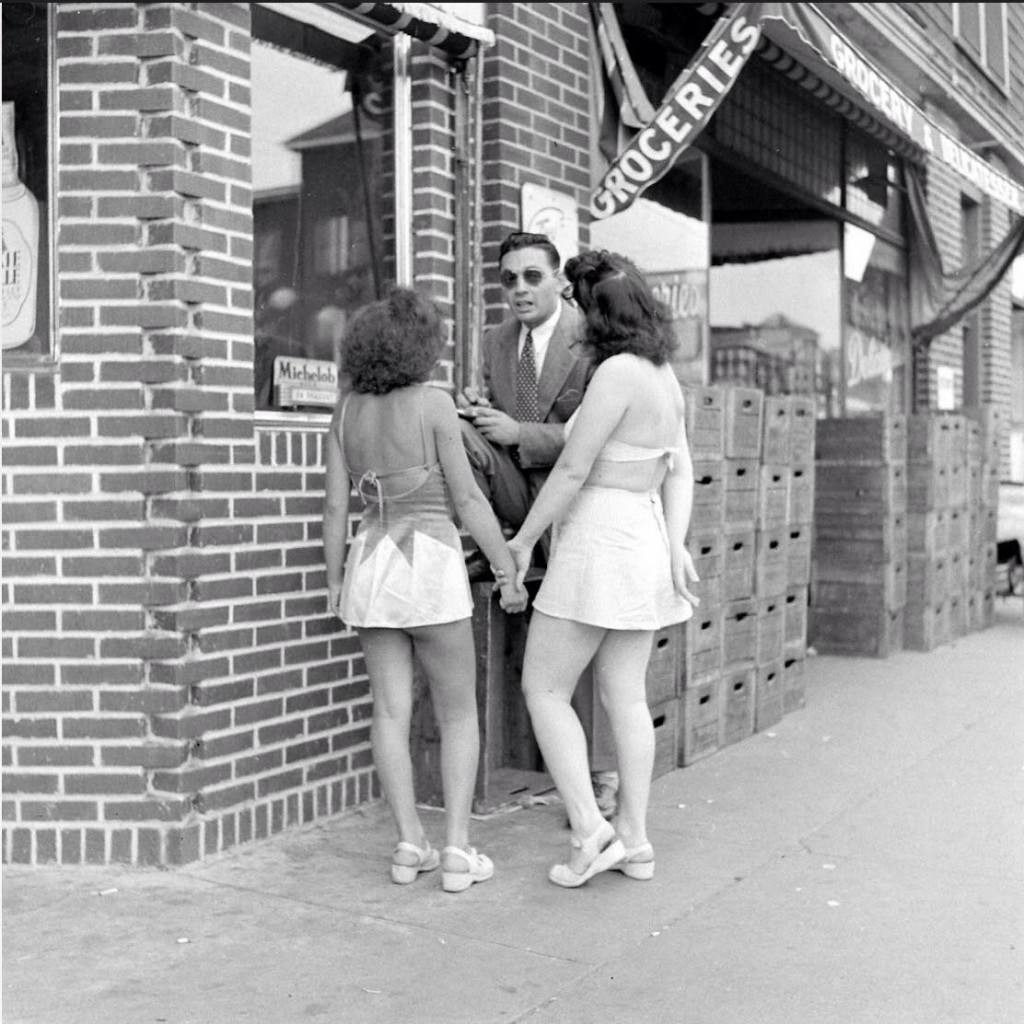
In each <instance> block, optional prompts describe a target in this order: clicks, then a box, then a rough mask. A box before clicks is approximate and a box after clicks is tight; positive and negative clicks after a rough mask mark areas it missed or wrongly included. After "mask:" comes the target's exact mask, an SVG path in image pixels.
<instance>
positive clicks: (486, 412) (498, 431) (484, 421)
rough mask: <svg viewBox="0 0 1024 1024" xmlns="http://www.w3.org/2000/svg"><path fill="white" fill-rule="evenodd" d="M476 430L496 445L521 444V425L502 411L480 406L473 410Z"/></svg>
mask: <svg viewBox="0 0 1024 1024" xmlns="http://www.w3.org/2000/svg"><path fill="white" fill-rule="evenodd" d="M473 413H474V415H473V424H474V425H475V426H476V429H477V430H479V431H480V433H481V434H483V436H484V437H486V438H487V440H488V441H493V442H494V443H495V444H502V445H513V444H519V423H518V422H517V421H516V420H514V419H512V417H511V416H509V415H507V414H506V413H503V412H502V411H501V410H500V409H491V408H487V407H486V406H481V405H478V406H476V407H475V409H474V410H473Z"/></svg>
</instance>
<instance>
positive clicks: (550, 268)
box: [456, 231, 618, 817]
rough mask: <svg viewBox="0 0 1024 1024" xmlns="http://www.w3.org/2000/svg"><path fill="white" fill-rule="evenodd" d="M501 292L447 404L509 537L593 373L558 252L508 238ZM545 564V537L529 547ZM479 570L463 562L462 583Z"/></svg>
mask: <svg viewBox="0 0 1024 1024" xmlns="http://www.w3.org/2000/svg"><path fill="white" fill-rule="evenodd" d="M498 263H499V274H500V281H501V287H502V289H503V291H504V293H505V299H506V301H507V302H508V306H509V309H510V311H511V313H512V315H511V316H510V317H508V318H507V319H506V320H505V321H504V322H503V323H501V324H500V325H499V326H498V327H496V328H494V329H493V330H491V331H489V332H487V334H485V335H484V340H483V385H484V388H483V391H482V392H480V391H478V390H477V389H475V388H466V389H465V391H463V392H462V394H461V395H459V396H458V397H457V399H456V403H457V405H458V407H459V412H460V414H461V415H462V416H463V430H462V437H463V442H464V444H465V447H466V452H467V454H468V456H469V462H470V465H471V466H472V468H473V474H474V476H475V477H476V480H477V483H478V484H479V485H480V489H481V490H482V491H483V492H484V494H485V495H486V496H487V497H488V499H489V500H490V502H491V504H492V506H493V507H494V511H495V514H496V515H497V516H498V518H499V519H500V520H501V521H502V524H503V525H505V526H507V527H508V528H509V529H510V530H511V531H515V530H517V529H518V528H519V527H520V526H521V525H522V522H523V520H524V519H525V518H526V513H527V512H528V511H529V507H530V503H531V502H532V501H533V499H534V498H535V497H536V496H537V492H538V491H539V490H540V488H541V486H542V485H543V483H544V481H545V479H546V478H547V475H548V472H549V471H550V469H551V467H552V466H553V465H554V464H555V462H556V461H557V459H558V456H559V454H560V453H561V451H562V448H563V446H564V444H565V423H566V421H567V420H568V419H569V417H570V416H571V415H572V414H573V413H574V412H575V411H576V408H577V406H579V404H580V402H581V401H582V400H583V392H584V390H585V389H586V386H587V382H588V381H589V380H590V375H591V373H592V372H593V367H592V365H591V363H590V360H589V358H588V357H587V355H586V353H585V352H584V351H581V348H580V344H579V343H580V341H581V340H582V338H583V333H584V324H583V319H582V317H581V316H580V314H579V312H578V311H577V310H576V309H575V308H574V307H573V306H571V305H570V304H569V303H568V302H567V301H566V300H565V298H564V297H563V293H564V291H565V288H566V282H565V279H564V278H563V277H562V274H561V259H560V257H559V254H558V250H557V249H556V248H555V246H554V245H553V244H552V242H551V240H550V239H549V238H548V237H547V236H546V235H538V234H530V233H527V232H521V231H517V232H513V233H512V234H510V235H509V236H508V237H507V238H506V239H505V240H504V241H503V242H502V243H501V249H500V251H499V259H498ZM538 549H539V554H540V556H541V557H542V558H544V559H546V557H547V551H548V541H547V538H546V537H545V539H544V540H543V541H542V542H541V544H539V545H538ZM482 572H486V563H485V562H484V561H483V560H481V561H480V563H479V564H476V565H474V564H472V563H470V575H471V578H472V577H474V576H477V577H478V578H479V575H480V574H481V573H482ZM577 693H578V695H579V704H578V710H579V712H580V717H581V719H582V720H583V721H584V722H585V723H592V725H591V728H588V729H587V733H588V738H589V740H590V749H591V771H592V774H593V779H594V790H595V793H596V795H597V798H598V806H600V807H601V810H602V812H603V813H604V814H605V815H606V816H607V817H611V815H612V814H613V813H614V811H615V806H616V802H617V796H616V795H617V790H618V776H617V774H616V772H615V771H614V765H615V759H614V757H615V755H614V747H613V745H612V741H611V729H610V726H609V725H608V722H607V718H606V717H605V715H604V712H603V709H601V708H599V707H597V706H596V704H597V702H596V701H595V700H594V695H593V688H592V686H587V687H580V688H579V690H578V691H577Z"/></svg>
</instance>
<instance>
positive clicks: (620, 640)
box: [509, 252, 697, 887]
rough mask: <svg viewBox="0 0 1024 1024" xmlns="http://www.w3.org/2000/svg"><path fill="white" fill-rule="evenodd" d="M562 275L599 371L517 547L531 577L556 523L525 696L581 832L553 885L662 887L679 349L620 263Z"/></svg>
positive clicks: (677, 593)
mask: <svg viewBox="0 0 1024 1024" xmlns="http://www.w3.org/2000/svg"><path fill="white" fill-rule="evenodd" d="M565 273H566V277H567V278H568V279H569V281H570V283H571V284H572V288H573V298H574V299H575V301H576V303H577V304H578V305H579V307H580V308H581V310H582V311H583V313H584V314H585V316H586V323H587V331H586V338H585V344H586V345H587V346H588V348H589V350H590V355H591V356H592V358H593V360H594V363H595V364H596V367H597V368H596V370H595V371H594V375H593V377H592V378H591V381H590V384H589V386H588V388H587V391H586V394H585V395H584V398H583V402H582V404H581V405H580V407H579V409H578V410H577V412H576V414H575V415H574V416H573V418H572V419H571V420H570V422H569V423H567V424H566V433H567V438H566V444H565V448H564V449H563V451H562V454H561V456H560V457H559V459H558V461H557V463H556V464H555V466H554V469H553V470H552V472H551V475H550V476H549V477H548V479H547V481H546V483H545V484H544V487H543V488H542V489H541V491H540V493H539V494H538V496H537V499H536V501H535V502H534V504H533V507H532V508H531V510H530V513H529V515H528V516H527V518H526V521H525V522H524V523H523V526H522V528H521V529H520V531H519V533H518V534H517V535H516V536H515V537H514V538H513V539H512V541H511V542H510V544H509V547H510V548H511V549H512V554H513V556H514V558H515V560H516V567H517V571H518V573H519V578H520V579H522V577H523V574H524V573H525V572H526V570H527V568H528V567H529V564H530V559H531V555H532V551H533V548H534V545H535V544H536V543H537V541H538V539H539V538H540V536H541V535H542V534H543V532H544V531H545V530H546V529H547V528H548V526H549V525H552V524H553V537H552V547H551V555H550V558H549V561H548V568H547V572H546V574H545V578H544V582H543V583H542V585H541V588H540V591H539V593H538V594H537V597H536V599H535V600H534V605H533V617H532V619H531V622H530V630H529V636H528V639H527V645H526V655H525V661H524V665H523V691H524V693H525V696H526V702H527V707H528V708H529V711H530V718H531V721H532V724H533V730H534V733H535V735H536V737H537V742H538V744H539V745H540V749H541V753H542V754H543V756H544V761H545V764H546V766H547V769H548V771H549V772H550V774H551V777H552V779H553V780H554V782H555V785H556V786H557V787H558V790H559V793H560V794H561V796H562V799H563V800H564V801H565V804H566V810H567V811H568V814H569V821H570V826H571V828H572V839H571V852H570V856H569V859H568V861H567V862H566V863H563V864H556V865H555V866H554V867H552V868H551V870H550V872H549V874H548V877H549V879H550V880H551V881H552V882H554V883H555V884H556V885H561V886H566V887H576V886H579V885H582V884H583V883H584V882H586V881H587V880H588V879H589V878H591V877H593V875H595V874H597V873H598V872H599V871H605V870H608V869H609V868H614V869H617V870H620V871H622V873H623V874H625V875H626V876H627V877H630V878H636V879H648V878H651V877H653V874H654V850H653V848H652V847H651V844H650V842H649V841H648V838H647V824H646V819H647V804H648V800H649V796H650V787H651V776H652V773H653V767H654V726H653V724H652V722H651V716H650V711H649V709H648V706H647V695H646V690H645V686H646V674H647V663H648V660H649V659H650V654H651V645H652V640H653V634H654V632H655V631H656V630H658V629H661V628H663V627H664V626H667V625H670V624H672V623H678V622H683V621H685V620H686V619H688V618H690V616H691V615H692V614H693V605H694V604H696V603H697V599H696V598H695V597H694V596H693V595H692V594H691V593H690V591H689V584H690V582H692V581H696V579H697V574H696V572H695V570H694V567H693V561H692V560H691V558H690V555H689V553H688V552H687V550H686V547H685V544H684V542H685V538H686V531H687V529H688V527H689V520H690V511H691V506H692V502H693V466H692V463H691V460H690V453H689V448H688V445H687V441H686V430H685V426H684V422H683V396H682V391H681V389H680V387H679V383H678V381H677V380H676V377H675V374H674V372H673V370H672V367H671V365H670V363H669V356H670V355H671V352H672V350H673V348H674V347H675V344H676V343H675V338H674V335H673V332H672V326H671V321H670V316H669V313H668V311H667V309H666V308H665V307H664V306H663V305H662V304H661V303H660V302H659V301H658V300H657V299H656V298H655V297H654V295H653V293H652V292H651V290H650V288H649V286H648V285H647V283H646V282H645V281H644V279H643V277H642V275H641V274H640V272H639V270H638V269H637V268H636V267H635V266H634V265H633V264H632V263H631V262H630V261H629V260H627V259H626V258H625V257H623V256H619V255H617V254H615V253H608V252H586V253H583V254H582V255H580V256H577V257H575V258H574V259H571V260H569V262H568V263H567V264H566V268H565ZM591 662H593V671H594V678H595V681H596V684H597V689H598V694H599V696H600V699H601V702H602V704H603V705H604V707H605V710H606V711H607V713H608V717H609V720H610V722H611V726H612V733H613V736H614V740H615V748H616V756H617V760H618V770H619V779H620V783H619V809H618V814H617V816H616V818H615V819H614V820H613V821H612V822H610V823H609V822H606V821H605V820H604V819H603V818H602V816H601V812H600V810H599V809H598V806H597V802H596V800H595V798H594V792H593V787H592V785H591V781H590V770H589V767H588V761H587V750H586V739H585V736H584V732H583V728H582V725H581V723H580V721H579V718H578V717H577V715H576V712H575V711H574V710H573V708H572V705H571V704H570V699H571V697H572V694H573V690H574V689H575V686H576V683H577V680H578V679H579V677H580V674H581V673H582V672H583V671H584V670H585V669H586V667H587V665H588V664H589V663H591Z"/></svg>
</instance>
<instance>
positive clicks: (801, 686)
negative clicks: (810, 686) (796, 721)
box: [782, 654, 807, 715]
mask: <svg viewBox="0 0 1024 1024" xmlns="http://www.w3.org/2000/svg"><path fill="white" fill-rule="evenodd" d="M806 704H807V658H806V657H805V656H804V655H789V654H787V655H786V656H785V657H784V658H783V659H782V713H783V714H784V715H788V714H791V713H792V712H794V711H799V710H800V708H802V707H804V706H805V705H806Z"/></svg>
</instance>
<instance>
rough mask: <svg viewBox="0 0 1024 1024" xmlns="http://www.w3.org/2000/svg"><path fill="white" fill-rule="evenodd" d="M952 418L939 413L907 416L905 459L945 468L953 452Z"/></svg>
mask: <svg viewBox="0 0 1024 1024" xmlns="http://www.w3.org/2000/svg"><path fill="white" fill-rule="evenodd" d="M952 431H953V418H952V417H949V416H945V415H943V414H941V413H934V412H926V413H916V414H914V415H911V416H908V417H907V461H908V462H917V463H922V464H931V465H938V466H942V467H943V468H946V467H948V466H949V464H950V460H951V458H952V454H953V442H952Z"/></svg>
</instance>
